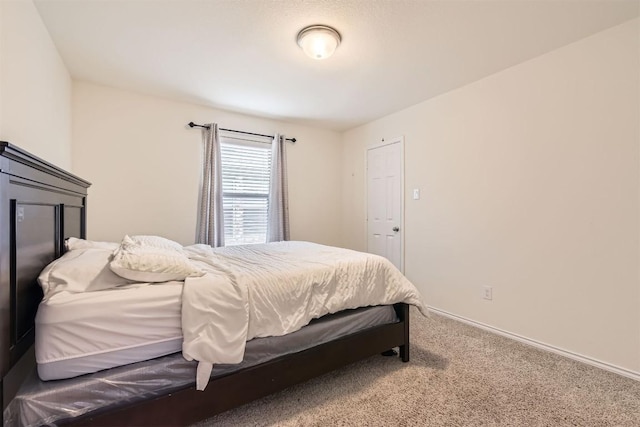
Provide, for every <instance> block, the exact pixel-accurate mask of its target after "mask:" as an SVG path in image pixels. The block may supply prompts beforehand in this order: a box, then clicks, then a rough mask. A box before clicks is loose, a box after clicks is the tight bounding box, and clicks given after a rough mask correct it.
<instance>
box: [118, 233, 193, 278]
mask: <svg viewBox="0 0 640 427" xmlns="http://www.w3.org/2000/svg"><path fill="white" fill-rule="evenodd" d="M110 267H111V271H113V272H114V273H116V274H117V275H118V276H121V277H124V278H126V279H129V280H134V281H136V282H168V281H170V280H184V279H185V278H187V277H195V276H202V275H203V274H204V272H202V271H201V270H200V269H198V268H197V267H196V266H194V265H193V264H192V263H191V262H190V261H189V258H187V256H186V255H185V254H184V253H183V252H182V250H180V251H177V250H175V249H167V248H161V247H154V246H141V245H138V244H131V243H130V242H129V241H128V240H127V238H126V236H125V240H123V242H122V244H121V245H120V248H118V250H117V251H116V252H115V253H114V257H113V261H111V264H110Z"/></svg>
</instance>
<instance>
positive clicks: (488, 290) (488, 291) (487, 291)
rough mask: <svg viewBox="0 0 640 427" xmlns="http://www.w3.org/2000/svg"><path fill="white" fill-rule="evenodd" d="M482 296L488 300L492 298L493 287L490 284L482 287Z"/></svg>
mask: <svg viewBox="0 0 640 427" xmlns="http://www.w3.org/2000/svg"><path fill="white" fill-rule="evenodd" d="M482 298H484V299H486V300H489V301H491V300H492V299H493V288H492V287H491V286H483V287H482Z"/></svg>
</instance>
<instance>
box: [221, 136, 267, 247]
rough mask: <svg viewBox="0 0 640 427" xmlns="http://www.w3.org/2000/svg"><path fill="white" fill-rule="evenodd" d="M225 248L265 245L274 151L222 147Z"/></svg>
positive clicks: (259, 148) (244, 147) (225, 145)
mask: <svg viewBox="0 0 640 427" xmlns="http://www.w3.org/2000/svg"><path fill="white" fill-rule="evenodd" d="M220 151H221V160H222V191H223V199H224V203H223V204H224V238H225V245H227V246H232V245H243V244H251V243H265V242H266V240H267V210H268V207H269V206H268V204H269V176H270V173H271V147H270V145H268V144H265V145H264V147H256V146H253V145H252V146H249V145H242V144H241V143H229V142H223V143H221V144H220Z"/></svg>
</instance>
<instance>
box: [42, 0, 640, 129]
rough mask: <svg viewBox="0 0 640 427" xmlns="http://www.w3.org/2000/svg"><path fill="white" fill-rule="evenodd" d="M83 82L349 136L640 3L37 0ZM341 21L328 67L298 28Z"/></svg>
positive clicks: (631, 12)
mask: <svg viewBox="0 0 640 427" xmlns="http://www.w3.org/2000/svg"><path fill="white" fill-rule="evenodd" d="M35 4H36V6H37V8H38V10H39V12H40V14H41V16H42V19H43V21H44V23H45V25H46V26H47V28H48V29H49V32H50V33H51V37H52V38H53V41H54V43H55V44H56V46H57V47H58V50H59V51H60V54H61V56H62V58H63V60H64V61H65V63H66V65H67V67H68V69H69V72H70V73H71V75H72V77H73V78H74V79H78V80H86V81H91V82H96V83H100V84H104V85H108V86H113V87H118V88H123V89H129V90H134V91H137V92H142V93H147V94H152V95H159V96H163V97H168V98H172V99H177V100H182V101H188V102H194V103H198V104H204V105H210V106H212V107H216V108H222V109H227V110H231V111H237V112H242V113H249V114H254V115H258V116H264V117H271V118H277V119H282V120H285V121H291V122H298V123H303V124H308V125H314V126H320V127H325V128H330V129H335V130H345V129H348V128H351V127H354V126H356V125H359V124H363V123H366V122H368V121H371V120H373V119H376V118H378V117H382V116H384V115H387V114H389V113H392V112H395V111H398V110H400V109H402V108H405V107H408V106H411V105H413V104H416V103H419V102H421V101H424V100H426V99H428V98H431V97H434V96H437V95H439V94H442V93H444V92H447V91H450V90H452V89H455V88H457V87H460V86H463V85H465V84H468V83H470V82H473V81H475V80H478V79H480V78H483V77H485V76H487V75H490V74H493V73H495V72H497V71H500V70H503V69H505V68H508V67H510V66H513V65H515V64H518V63H521V62H523V61H526V60H528V59H530V58H533V57H535V56H538V55H541V54H543V53H546V52H549V51H551V50H553V49H556V48H558V47H561V46H564V45H566V44H568V43H571V42H573V41H576V40H579V39H581V38H584V37H586V36H588V35H591V34H593V33H596V32H598V31H601V30H604V29H606V28H609V27H612V26H614V25H617V24H619V23H622V22H624V21H626V20H629V19H632V18H635V17H637V16H638V10H639V5H638V1H637V0H620V1H618V0H596V1H588V0H498V1H496V0H493V1H492V0H473V1H457V0H448V1H430V0H286V1H285V0H209V1H203V0H200V1H195V0H103V1H99V0H98V1H96V0H92V1H89V0H85V1H82V0H35ZM311 24H325V25H330V26H333V27H335V28H336V29H337V30H338V31H339V32H340V33H341V34H342V44H341V45H340V47H339V48H338V50H337V51H336V53H335V55H334V56H333V57H331V58H329V59H327V60H324V61H316V60H313V59H310V58H308V57H306V56H305V55H304V54H303V52H302V51H301V50H300V49H299V47H298V46H297V44H296V34H297V33H298V31H299V30H300V29H302V28H303V27H305V26H307V25H311Z"/></svg>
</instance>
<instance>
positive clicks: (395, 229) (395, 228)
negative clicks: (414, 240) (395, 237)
mask: <svg viewBox="0 0 640 427" xmlns="http://www.w3.org/2000/svg"><path fill="white" fill-rule="evenodd" d="M392 230H393V231H396V232H398V231H400V227H393V228H392Z"/></svg>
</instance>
